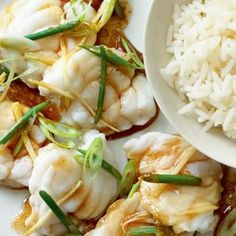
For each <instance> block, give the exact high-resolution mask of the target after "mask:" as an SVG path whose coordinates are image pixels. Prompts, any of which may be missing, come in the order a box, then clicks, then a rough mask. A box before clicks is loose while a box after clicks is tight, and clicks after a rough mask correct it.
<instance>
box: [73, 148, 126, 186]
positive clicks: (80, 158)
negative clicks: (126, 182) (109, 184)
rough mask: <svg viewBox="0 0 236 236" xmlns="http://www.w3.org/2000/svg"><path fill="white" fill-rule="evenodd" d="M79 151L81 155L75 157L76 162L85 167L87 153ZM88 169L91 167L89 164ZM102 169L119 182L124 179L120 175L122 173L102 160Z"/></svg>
mask: <svg viewBox="0 0 236 236" xmlns="http://www.w3.org/2000/svg"><path fill="white" fill-rule="evenodd" d="M77 151H78V152H80V153H81V155H76V156H74V159H75V160H76V162H77V163H78V164H80V165H84V158H85V155H86V151H85V150H82V149H77ZM86 167H89V165H88V163H87V165H86ZM102 168H103V169H104V170H106V171H107V172H108V173H110V174H111V175H113V176H114V177H115V178H116V179H117V180H118V181H120V180H121V179H122V175H121V174H120V172H119V171H118V170H117V169H116V168H115V167H113V166H112V165H111V164H110V163H108V162H107V161H106V160H104V159H103V160H102Z"/></svg>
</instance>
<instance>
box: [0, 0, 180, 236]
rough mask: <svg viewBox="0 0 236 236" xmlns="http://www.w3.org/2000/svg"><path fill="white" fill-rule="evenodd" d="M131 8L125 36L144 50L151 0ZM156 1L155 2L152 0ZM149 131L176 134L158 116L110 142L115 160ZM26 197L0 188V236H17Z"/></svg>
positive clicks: (134, 0)
mask: <svg viewBox="0 0 236 236" xmlns="http://www.w3.org/2000/svg"><path fill="white" fill-rule="evenodd" d="M10 1H12V0H3V1H1V0H0V7H2V4H3V3H6V2H10ZM129 1H130V4H131V5H132V7H133V13H132V16H131V19H130V23H129V25H128V27H127V29H126V34H127V36H128V38H129V39H131V41H132V43H134V45H135V46H136V47H137V48H138V49H139V50H140V51H143V48H144V39H143V36H144V29H145V25H146V19H147V15H148V10H149V8H150V6H151V3H152V0H138V4H137V0H129ZM154 1H156V0H154ZM150 131H159V132H167V133H168V132H169V133H176V131H175V129H174V128H173V127H172V126H171V125H170V124H169V123H168V121H167V120H166V119H165V117H164V116H163V115H162V113H161V114H160V116H159V117H158V119H157V120H156V122H155V123H154V124H153V125H152V126H151V127H149V128H148V129H145V130H143V131H141V132H139V133H136V134H134V135H132V136H129V137H127V138H122V139H119V140H116V141H112V142H110V143H109V144H110V147H111V149H112V151H113V153H114V154H115V156H116V158H117V159H120V161H121V162H122V161H124V153H123V151H122V147H123V144H124V143H125V142H126V141H127V140H128V139H131V138H134V137H139V136H141V135H142V134H144V133H147V132H150ZM27 196H28V191H26V190H10V189H7V188H4V187H1V186H0V212H1V214H0V222H1V223H0V236H17V235H18V234H17V233H16V232H15V231H14V230H13V229H12V228H11V220H12V217H13V216H14V215H16V214H17V213H18V212H19V210H20V209H21V206H22V202H23V200H24V199H25V198H26V197H27Z"/></svg>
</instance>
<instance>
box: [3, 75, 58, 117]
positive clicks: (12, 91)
mask: <svg viewBox="0 0 236 236" xmlns="http://www.w3.org/2000/svg"><path fill="white" fill-rule="evenodd" d="M7 96H8V98H9V99H10V100H12V101H13V102H20V103H22V104H24V105H26V106H28V107H33V106H35V105H37V104H39V103H42V102H44V101H45V100H46V98H44V97H43V96H41V95H40V94H39V90H38V89H33V88H29V87H28V86H27V85H26V84H25V83H23V82H22V81H20V80H17V81H15V82H13V83H12V84H11V86H10V88H9V90H8V93H7ZM42 113H43V114H44V115H45V116H46V117H47V118H49V119H52V120H56V121H59V120H60V119H61V115H60V109H59V108H58V107H57V105H56V104H55V103H52V104H51V105H49V106H48V107H46V108H45V109H44V110H43V111H42Z"/></svg>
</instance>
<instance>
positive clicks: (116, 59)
mask: <svg viewBox="0 0 236 236" xmlns="http://www.w3.org/2000/svg"><path fill="white" fill-rule="evenodd" d="M80 47H81V48H84V49H86V50H88V51H89V52H91V53H93V54H95V55H97V56H98V57H101V52H100V47H99V46H90V45H82V46H80ZM105 53H106V61H108V62H110V63H112V64H115V65H119V66H124V67H127V68H130V69H139V70H142V69H143V68H142V67H140V66H138V65H136V64H135V63H130V62H128V61H126V60H125V59H123V58H122V57H120V56H118V55H116V54H115V53H113V52H112V51H111V50H109V49H105Z"/></svg>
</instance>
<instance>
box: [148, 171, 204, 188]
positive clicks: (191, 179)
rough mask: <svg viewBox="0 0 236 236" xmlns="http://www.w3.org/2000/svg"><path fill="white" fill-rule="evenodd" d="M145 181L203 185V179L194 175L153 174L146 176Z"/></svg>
mask: <svg viewBox="0 0 236 236" xmlns="http://www.w3.org/2000/svg"><path fill="white" fill-rule="evenodd" d="M143 180H144V181H147V182H151V183H166V184H175V185H184V186H198V185H201V184H202V179H201V178H198V177H195V176H192V175H168V174H153V175H147V176H144V178H143Z"/></svg>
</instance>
